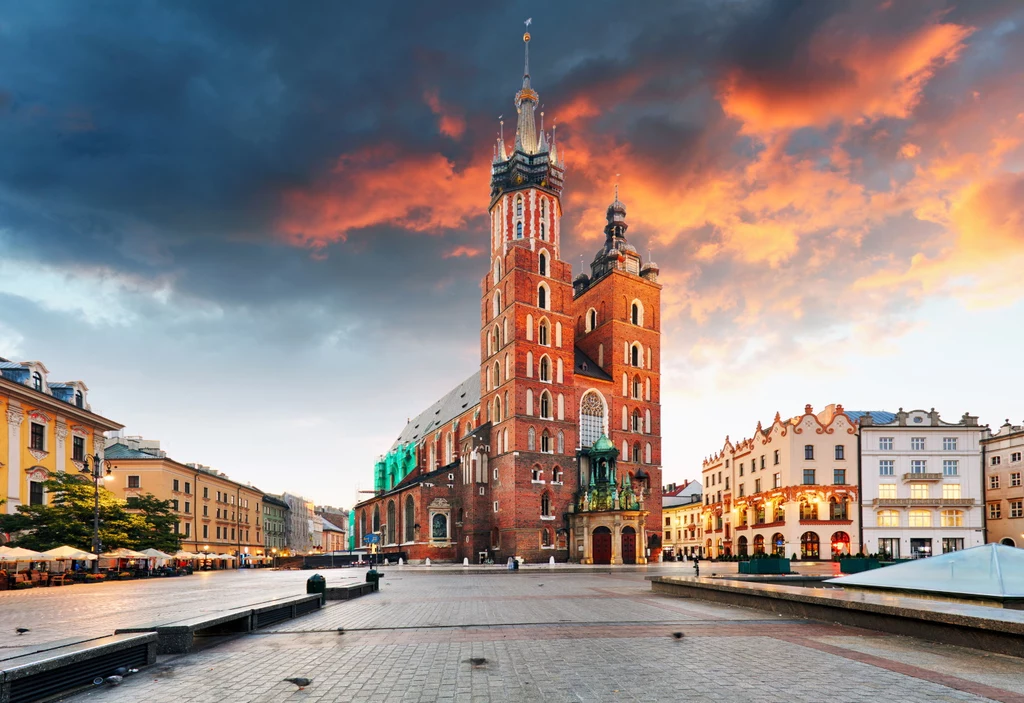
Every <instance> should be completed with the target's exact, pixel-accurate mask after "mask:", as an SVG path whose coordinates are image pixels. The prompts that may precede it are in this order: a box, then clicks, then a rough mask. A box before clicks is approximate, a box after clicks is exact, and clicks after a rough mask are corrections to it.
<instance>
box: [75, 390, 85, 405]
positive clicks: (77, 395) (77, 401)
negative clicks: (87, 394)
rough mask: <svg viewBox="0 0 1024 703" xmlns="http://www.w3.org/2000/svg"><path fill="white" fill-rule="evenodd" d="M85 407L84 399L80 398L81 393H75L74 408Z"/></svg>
mask: <svg viewBox="0 0 1024 703" xmlns="http://www.w3.org/2000/svg"><path fill="white" fill-rule="evenodd" d="M84 405H85V398H83V397H82V391H75V407H76V408H81V407H84Z"/></svg>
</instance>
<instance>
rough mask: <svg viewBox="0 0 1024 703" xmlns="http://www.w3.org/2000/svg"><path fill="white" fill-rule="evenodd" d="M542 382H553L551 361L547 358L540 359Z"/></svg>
mask: <svg viewBox="0 0 1024 703" xmlns="http://www.w3.org/2000/svg"><path fill="white" fill-rule="evenodd" d="M540 380H542V381H550V380H551V360H550V359H548V357H547V356H542V357H541V358H540Z"/></svg>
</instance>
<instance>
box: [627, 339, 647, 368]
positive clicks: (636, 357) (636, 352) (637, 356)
mask: <svg viewBox="0 0 1024 703" xmlns="http://www.w3.org/2000/svg"><path fill="white" fill-rule="evenodd" d="M643 360H644V357H643V351H642V350H641V349H640V345H639V344H634V345H633V348H632V349H631V350H630V363H632V364H633V366H636V367H638V368H639V367H641V366H642V365H643Z"/></svg>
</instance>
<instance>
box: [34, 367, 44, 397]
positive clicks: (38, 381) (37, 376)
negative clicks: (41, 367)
mask: <svg viewBox="0 0 1024 703" xmlns="http://www.w3.org/2000/svg"><path fill="white" fill-rule="evenodd" d="M32 387H33V388H34V389H36V390H37V391H40V392H41V391H42V390H43V375H42V374H41V373H39V372H38V371H33V372H32Z"/></svg>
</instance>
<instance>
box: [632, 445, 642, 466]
mask: <svg viewBox="0 0 1024 703" xmlns="http://www.w3.org/2000/svg"><path fill="white" fill-rule="evenodd" d="M642 458H643V457H642V455H641V454H640V443H639V442H633V461H635V462H636V463H638V464H639V463H640V460H641V459H642Z"/></svg>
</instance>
